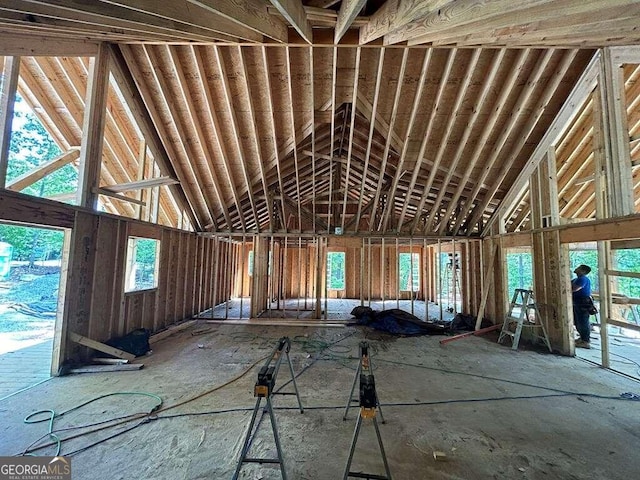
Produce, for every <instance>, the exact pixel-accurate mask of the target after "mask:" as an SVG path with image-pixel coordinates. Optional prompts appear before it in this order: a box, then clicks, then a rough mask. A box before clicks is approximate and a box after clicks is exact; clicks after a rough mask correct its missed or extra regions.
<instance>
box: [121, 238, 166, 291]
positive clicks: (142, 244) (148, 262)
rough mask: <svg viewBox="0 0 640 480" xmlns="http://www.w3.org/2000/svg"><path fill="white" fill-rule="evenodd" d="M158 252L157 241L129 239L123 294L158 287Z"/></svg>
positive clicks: (158, 244) (158, 243)
mask: <svg viewBox="0 0 640 480" xmlns="http://www.w3.org/2000/svg"><path fill="white" fill-rule="evenodd" d="M159 251H160V241H159V240H152V239H150V238H138V237H129V243H128V245H127V271H126V280H125V292H134V291H137V290H147V289H150V288H156V287H157V286H158V260H159Z"/></svg>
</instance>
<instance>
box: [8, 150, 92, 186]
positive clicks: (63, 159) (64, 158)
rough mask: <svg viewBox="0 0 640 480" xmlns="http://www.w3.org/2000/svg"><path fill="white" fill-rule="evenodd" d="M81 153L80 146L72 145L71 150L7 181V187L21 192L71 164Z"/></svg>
mask: <svg viewBox="0 0 640 480" xmlns="http://www.w3.org/2000/svg"><path fill="white" fill-rule="evenodd" d="M79 155H80V147H72V148H71V149H70V150H67V151H66V152H64V153H62V154H60V155H58V156H57V157H55V158H53V159H51V160H49V161H48V162H45V163H43V164H42V165H38V166H37V167H35V168H33V169H31V170H29V171H28V172H26V173H23V174H22V175H20V176H19V177H17V178H14V179H13V180H11V181H10V182H7V186H6V188H7V189H8V190H13V191H14V192H19V191H21V190H24V189H25V188H27V187H28V186H30V185H33V184H34V183H36V182H37V181H38V180H42V179H43V178H44V177H46V176H47V175H50V174H52V173H53V172H55V171H56V170H59V169H60V168H62V167H64V166H65V165H68V164H70V163H71V162H73V161H74V160H76V159H77V158H78V156H79Z"/></svg>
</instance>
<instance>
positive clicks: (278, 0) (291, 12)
mask: <svg viewBox="0 0 640 480" xmlns="http://www.w3.org/2000/svg"><path fill="white" fill-rule="evenodd" d="M270 1H271V3H272V4H273V6H274V7H276V8H277V9H278V11H279V12H280V13H281V14H282V16H283V17H284V18H286V19H287V21H288V22H289V23H290V24H291V25H292V26H293V28H295V29H296V30H297V32H298V33H299V34H300V36H301V37H302V38H303V39H304V40H305V41H306V42H308V43H313V32H312V29H311V24H310V23H309V21H308V20H307V14H306V12H305V10H304V6H303V5H302V1H301V0H270Z"/></svg>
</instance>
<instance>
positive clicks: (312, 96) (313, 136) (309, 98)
mask: <svg viewBox="0 0 640 480" xmlns="http://www.w3.org/2000/svg"><path fill="white" fill-rule="evenodd" d="M308 51H309V75H310V76H311V78H312V79H313V78H315V76H314V71H315V67H314V65H313V58H314V56H313V52H314V49H313V47H312V48H309V50H308ZM315 101H316V100H315V89H314V82H313V81H311V82H309V92H308V94H307V102H308V103H309V107H310V110H311V125H313V128H312V129H311V135H310V138H311V180H312V182H311V185H312V187H311V205H312V206H311V209H312V210H313V212H315V211H316V203H315V199H316V182H315V178H316V105H315ZM311 222H312V229H313V231H314V232H317V231H318V226H317V225H316V217H315V215H314V216H313V218H312V219H311ZM325 228H326V227H325Z"/></svg>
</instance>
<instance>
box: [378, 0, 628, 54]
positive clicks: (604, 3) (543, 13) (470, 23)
mask: <svg viewBox="0 0 640 480" xmlns="http://www.w3.org/2000/svg"><path fill="white" fill-rule="evenodd" d="M414 3H419V2H418V0H414ZM628 4H629V1H628V0H595V1H590V2H584V1H582V0H565V1H557V0H526V1H521V2H513V1H511V0H492V1H491V2H484V1H478V0H457V1H450V2H447V3H446V4H445V5H441V6H440V7H439V8H437V9H435V10H431V11H429V10H426V9H423V10H422V11H418V10H416V11H415V13H414V14H413V15H411V18H410V20H409V21H408V22H405V24H404V25H402V26H401V27H400V28H397V29H395V30H393V31H391V32H390V33H387V34H386V35H385V37H384V43H385V45H391V44H394V43H399V42H404V41H407V40H408V41H409V44H410V45H417V44H423V43H429V42H433V41H436V40H438V38H439V37H440V36H441V35H442V33H443V32H445V34H448V33H449V32H452V31H455V32H456V33H458V34H459V35H465V34H473V33H474V32H476V31H477V30H478V29H481V30H482V29H486V28H490V27H491V28H501V27H508V26H510V25H513V24H519V23H522V20H521V19H523V18H526V19H527V20H528V22H529V23H534V22H539V21H542V20H547V19H553V18H558V17H566V16H568V15H572V14H578V13H583V14H586V15H587V16H588V15H591V16H593V15H597V14H598V12H600V11H601V10H603V9H607V8H611V7H615V6H619V5H628Z"/></svg>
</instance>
